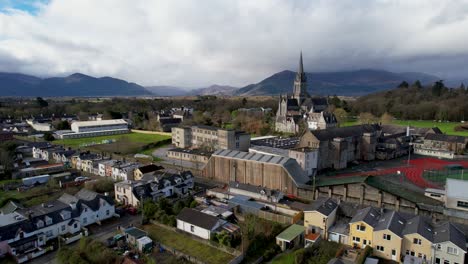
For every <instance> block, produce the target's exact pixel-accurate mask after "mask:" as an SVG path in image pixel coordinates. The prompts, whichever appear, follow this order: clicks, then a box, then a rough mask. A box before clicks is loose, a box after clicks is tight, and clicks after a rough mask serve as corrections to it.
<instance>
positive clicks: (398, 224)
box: [372, 210, 406, 261]
mask: <svg viewBox="0 0 468 264" xmlns="http://www.w3.org/2000/svg"><path fill="white" fill-rule="evenodd" d="M405 223H406V221H405V219H404V218H403V217H402V216H401V215H400V214H399V213H398V212H395V211H393V210H385V212H384V213H383V214H381V216H380V219H379V220H378V222H377V224H376V225H375V227H374V234H373V243H374V245H373V246H372V247H373V249H374V250H373V254H374V256H377V257H379V258H383V259H388V260H393V261H400V259H401V257H402V253H401V248H402V244H403V234H402V232H403V228H404V227H405Z"/></svg>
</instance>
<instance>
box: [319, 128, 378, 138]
mask: <svg viewBox="0 0 468 264" xmlns="http://www.w3.org/2000/svg"><path fill="white" fill-rule="evenodd" d="M378 130H379V126H378V125H376V124H373V125H358V126H349V127H334V128H328V129H321V130H313V131H310V132H311V133H312V134H313V135H314V136H315V137H316V138H317V139H318V140H320V141H327V140H332V139H334V138H347V137H353V136H362V135H363V134H364V133H371V132H376V131H378Z"/></svg>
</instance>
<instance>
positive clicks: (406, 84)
mask: <svg viewBox="0 0 468 264" xmlns="http://www.w3.org/2000/svg"><path fill="white" fill-rule="evenodd" d="M408 87H409V84H408V83H407V82H406V81H403V82H401V83H400V85H398V88H408Z"/></svg>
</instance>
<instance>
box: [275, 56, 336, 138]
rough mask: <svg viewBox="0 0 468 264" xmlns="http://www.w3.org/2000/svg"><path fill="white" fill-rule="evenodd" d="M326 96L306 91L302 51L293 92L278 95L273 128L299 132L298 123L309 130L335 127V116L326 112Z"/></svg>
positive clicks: (287, 131) (280, 130) (279, 130)
mask: <svg viewBox="0 0 468 264" xmlns="http://www.w3.org/2000/svg"><path fill="white" fill-rule="evenodd" d="M327 107H328V102H327V98H325V97H311V96H310V95H309V93H308V92H307V77H306V73H305V72H304V65H303V63H302V52H301V56H300V59H299V71H298V72H297V74H296V78H295V80H294V87H293V94H292V95H284V96H283V95H280V99H279V103H278V111H277V113H276V122H275V130H276V131H278V132H286V133H295V134H297V133H299V132H302V131H299V124H300V123H301V122H304V124H305V125H306V126H307V127H308V128H309V129H310V130H317V129H326V128H330V127H336V125H337V121H336V118H335V116H334V115H333V114H332V113H330V112H327V111H326V109H327Z"/></svg>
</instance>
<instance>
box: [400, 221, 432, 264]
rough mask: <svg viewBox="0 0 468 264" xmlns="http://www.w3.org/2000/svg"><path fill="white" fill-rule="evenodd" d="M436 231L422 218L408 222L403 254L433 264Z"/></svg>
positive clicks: (405, 229)
mask: <svg viewBox="0 0 468 264" xmlns="http://www.w3.org/2000/svg"><path fill="white" fill-rule="evenodd" d="M433 240H434V230H432V227H431V225H429V223H428V222H426V221H425V220H424V219H423V218H422V217H421V216H415V217H413V218H411V219H409V220H408V221H407V222H406V225H405V228H404V229H403V247H402V253H403V254H404V255H410V256H414V257H417V258H420V259H422V260H423V262H426V263H432V253H433V248H432V244H433Z"/></svg>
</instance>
